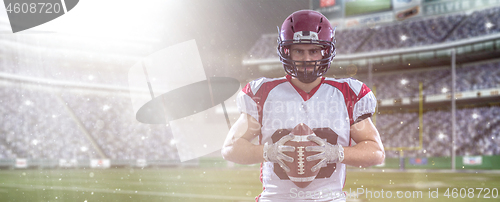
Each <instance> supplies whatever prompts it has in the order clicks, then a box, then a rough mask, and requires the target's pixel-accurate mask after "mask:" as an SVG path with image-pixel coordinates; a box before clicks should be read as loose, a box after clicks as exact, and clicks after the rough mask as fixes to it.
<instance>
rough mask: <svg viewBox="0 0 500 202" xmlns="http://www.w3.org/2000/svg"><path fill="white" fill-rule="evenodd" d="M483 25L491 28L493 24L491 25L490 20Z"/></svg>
mask: <svg viewBox="0 0 500 202" xmlns="http://www.w3.org/2000/svg"><path fill="white" fill-rule="evenodd" d="M484 26H485V27H486V29H490V28H492V27H493V26H494V25H493V23H491V22H487V23H486V24H484Z"/></svg>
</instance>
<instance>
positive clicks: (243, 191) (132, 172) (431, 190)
mask: <svg viewBox="0 0 500 202" xmlns="http://www.w3.org/2000/svg"><path fill="white" fill-rule="evenodd" d="M498 189H500V172H478V173H475V172H469V173H451V172H424V171H409V172H394V171H393V172H388V171H385V172H382V170H376V171H353V170H350V171H348V174H347V182H346V185H345V187H344V191H346V192H347V193H348V194H350V196H349V198H348V201H498V200H499V196H498ZM447 190H448V193H447ZM261 191H262V186H261V183H260V181H259V170H258V168H244V169H214V168H207V169H204V168H158V169H156V168H149V169H130V168H123V169H107V170H95V169H68V170H63V169H61V170H0V201H2V202H4V201H20V202H25V201H29V202H38V201H40V202H42V201H76V202H95V201H103V202H104V201H106V202H108V201H121V202H123V201H147V202H154V201H253V200H254V197H255V196H256V195H258V194H259V193H260V192H261ZM356 191H359V194H355V193H354V192H356ZM361 192H364V193H361ZM294 194H296V195H299V196H300V193H298V192H295V193H294ZM302 194H303V195H302V197H303V196H304V194H306V193H302ZM447 195H448V196H447ZM389 196H391V197H389ZM388 197H389V198H390V199H388ZM488 197H489V198H488ZM368 199H369V200H368Z"/></svg>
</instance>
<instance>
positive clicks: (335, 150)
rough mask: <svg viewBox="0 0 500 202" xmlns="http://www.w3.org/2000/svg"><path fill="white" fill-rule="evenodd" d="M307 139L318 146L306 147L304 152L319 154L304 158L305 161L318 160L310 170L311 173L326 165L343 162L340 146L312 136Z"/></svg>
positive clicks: (342, 152) (342, 149) (342, 151)
mask: <svg viewBox="0 0 500 202" xmlns="http://www.w3.org/2000/svg"><path fill="white" fill-rule="evenodd" d="M307 139H308V140H310V141H313V142H315V143H316V144H318V145H319V146H308V147H306V151H308V152H320V153H318V154H315V155H312V156H308V157H307V158H306V160H307V161H314V160H318V159H320V161H319V162H318V163H317V164H316V165H314V166H313V167H312V168H311V171H312V172H316V170H318V169H320V168H321V167H325V166H326V164H327V163H340V162H342V161H343V160H344V148H343V147H342V146H341V145H339V144H337V145H332V144H330V143H328V142H327V141H326V140H324V139H321V138H319V137H318V136H314V135H310V136H308V137H307Z"/></svg>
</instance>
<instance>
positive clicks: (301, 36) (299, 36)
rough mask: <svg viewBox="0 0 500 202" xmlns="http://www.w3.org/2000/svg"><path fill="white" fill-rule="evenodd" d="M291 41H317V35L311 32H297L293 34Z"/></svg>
mask: <svg viewBox="0 0 500 202" xmlns="http://www.w3.org/2000/svg"><path fill="white" fill-rule="evenodd" d="M293 40H294V41H297V42H296V43H299V42H300V41H302V40H309V41H312V40H319V37H318V33H316V32H312V31H298V32H295V33H293Z"/></svg>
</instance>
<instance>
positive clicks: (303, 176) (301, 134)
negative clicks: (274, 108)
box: [284, 123, 320, 188]
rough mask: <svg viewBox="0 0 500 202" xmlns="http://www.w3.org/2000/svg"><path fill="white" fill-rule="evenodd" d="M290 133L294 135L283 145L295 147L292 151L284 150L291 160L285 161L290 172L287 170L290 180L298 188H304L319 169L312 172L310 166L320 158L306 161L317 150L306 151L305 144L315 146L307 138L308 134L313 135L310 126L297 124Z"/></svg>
mask: <svg viewBox="0 0 500 202" xmlns="http://www.w3.org/2000/svg"><path fill="white" fill-rule="evenodd" d="M291 134H293V135H295V138H294V139H293V140H290V141H288V142H286V143H285V145H289V146H293V147H295V151H294V152H284V154H286V155H288V156H290V157H292V158H293V159H294V161H293V162H291V163H290V162H285V163H286V165H287V166H288V167H289V168H290V172H287V175H288V177H289V178H290V180H291V181H292V182H293V183H294V184H295V185H297V186H298V187H300V188H305V187H307V186H308V185H309V184H311V182H312V181H313V180H314V178H316V175H318V172H319V170H317V171H316V172H312V171H311V168H312V167H313V166H314V165H316V164H317V163H318V162H319V161H320V160H315V161H306V158H307V157H308V156H312V155H314V154H317V153H318V152H307V151H306V147H307V146H317V145H318V144H316V143H315V142H312V141H309V140H308V139H307V137H308V136H310V135H315V134H314V132H313V131H312V129H311V128H309V127H308V126H307V125H306V124H303V123H301V124H298V125H297V126H295V128H293V130H292V131H291Z"/></svg>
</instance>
